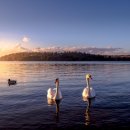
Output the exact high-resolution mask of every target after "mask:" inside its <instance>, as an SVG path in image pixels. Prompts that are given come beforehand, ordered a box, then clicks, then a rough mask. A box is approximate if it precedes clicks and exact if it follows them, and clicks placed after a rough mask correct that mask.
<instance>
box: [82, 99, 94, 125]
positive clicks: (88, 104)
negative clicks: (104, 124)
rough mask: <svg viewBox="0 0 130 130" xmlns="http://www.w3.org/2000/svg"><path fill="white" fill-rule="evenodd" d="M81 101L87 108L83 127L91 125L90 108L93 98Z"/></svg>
mask: <svg viewBox="0 0 130 130" xmlns="http://www.w3.org/2000/svg"><path fill="white" fill-rule="evenodd" d="M83 100H84V101H86V102H87V108H86V111H85V125H86V126H89V125H90V124H91V118H92V115H91V107H92V104H93V103H94V101H95V98H92V99H90V98H89V99H87V98H86V99H83Z"/></svg>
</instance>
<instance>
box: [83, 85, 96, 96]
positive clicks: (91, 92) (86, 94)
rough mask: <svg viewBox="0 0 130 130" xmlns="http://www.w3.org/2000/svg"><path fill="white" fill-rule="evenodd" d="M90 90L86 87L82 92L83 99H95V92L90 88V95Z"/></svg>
mask: <svg viewBox="0 0 130 130" xmlns="http://www.w3.org/2000/svg"><path fill="white" fill-rule="evenodd" d="M88 89H89V88H88V87H85V88H84V89H83V92H82V96H83V98H93V97H95V95H96V94H95V90H94V89H93V88H92V87H90V94H89V90H88Z"/></svg>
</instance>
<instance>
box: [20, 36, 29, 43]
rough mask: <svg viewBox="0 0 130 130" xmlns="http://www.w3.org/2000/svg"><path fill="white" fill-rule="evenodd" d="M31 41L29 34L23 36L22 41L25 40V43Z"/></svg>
mask: <svg viewBox="0 0 130 130" xmlns="http://www.w3.org/2000/svg"><path fill="white" fill-rule="evenodd" d="M29 41H30V38H29V37H27V36H24V37H23V38H22V42H24V43H28V42H29Z"/></svg>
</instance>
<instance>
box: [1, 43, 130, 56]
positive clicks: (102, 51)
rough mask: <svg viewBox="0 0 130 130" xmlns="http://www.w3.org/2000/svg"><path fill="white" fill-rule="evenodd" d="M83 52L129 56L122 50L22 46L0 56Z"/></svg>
mask: <svg viewBox="0 0 130 130" xmlns="http://www.w3.org/2000/svg"><path fill="white" fill-rule="evenodd" d="M66 51H70V52H83V53H89V54H100V55H128V54H130V53H129V52H127V51H125V50H123V49H121V48H112V47H110V48H96V47H47V48H41V47H37V48H34V49H28V48H24V47H22V46H21V44H18V45H16V46H15V47H14V48H12V49H10V50H0V56H3V55H7V54H12V53H18V52H66Z"/></svg>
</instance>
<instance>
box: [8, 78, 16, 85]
mask: <svg viewBox="0 0 130 130" xmlns="http://www.w3.org/2000/svg"><path fill="white" fill-rule="evenodd" d="M16 83H17V81H16V80H11V79H8V84H9V85H15V84H16Z"/></svg>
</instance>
